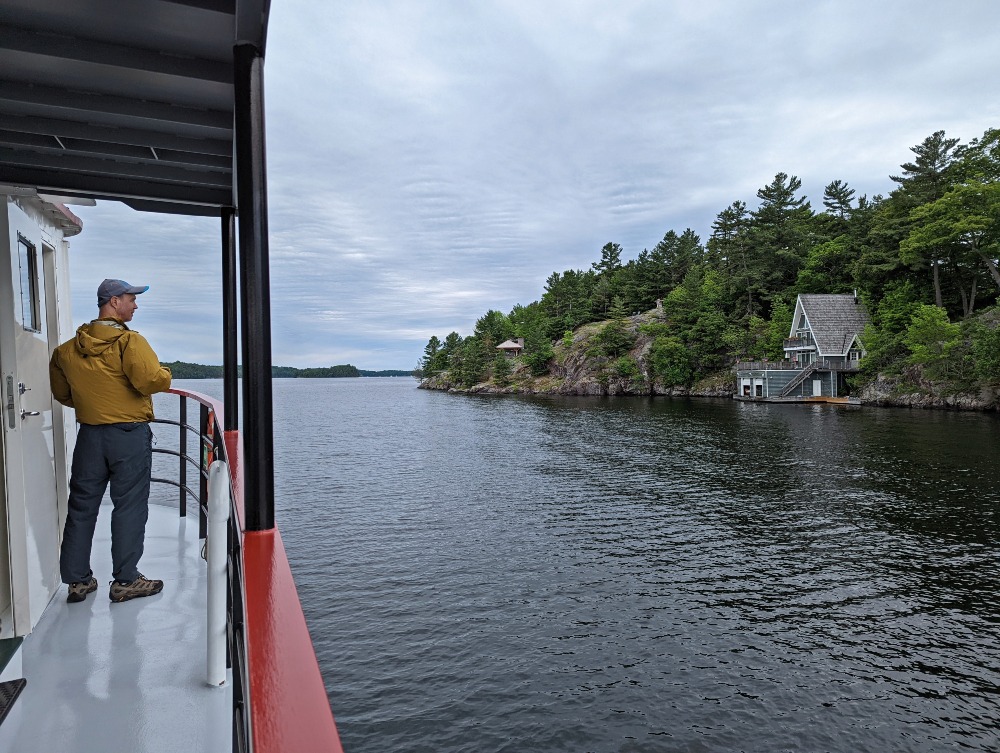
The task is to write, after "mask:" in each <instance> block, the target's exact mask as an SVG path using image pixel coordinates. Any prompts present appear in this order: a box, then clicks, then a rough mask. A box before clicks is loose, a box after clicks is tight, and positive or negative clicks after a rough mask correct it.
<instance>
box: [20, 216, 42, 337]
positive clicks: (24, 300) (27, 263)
mask: <svg viewBox="0 0 1000 753" xmlns="http://www.w3.org/2000/svg"><path fill="white" fill-rule="evenodd" d="M17 265H18V268H19V272H20V278H21V326H22V327H24V328H25V329H26V330H30V331H31V332H41V325H40V323H39V313H38V249H36V248H35V246H34V244H32V243H29V242H28V241H27V240H25V238H24V236H22V235H21V234H20V233H18V236H17Z"/></svg>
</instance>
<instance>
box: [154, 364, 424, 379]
mask: <svg viewBox="0 0 1000 753" xmlns="http://www.w3.org/2000/svg"><path fill="white" fill-rule="evenodd" d="M163 365H164V366H166V367H167V368H169V369H170V373H171V374H172V375H173V378H174V379H222V376H223V375H222V367H221V366H207V365H204V364H200V363H186V362H184V361H169V362H164V363H163ZM236 369H237V373H238V374H239V375H241V376H242V373H243V369H242V367H241V366H237V367H236ZM403 376H413V372H412V371H403V370H401V369H386V370H383V371H368V370H365V369H359V368H357V367H356V366H352V365H351V364H349V363H348V364H343V365H340V366H320V367H314V368H307V369H297V368H295V367H294V366H272V367H271V377H272V378H273V379H338V378H342V377H403Z"/></svg>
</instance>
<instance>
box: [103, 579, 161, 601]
mask: <svg viewBox="0 0 1000 753" xmlns="http://www.w3.org/2000/svg"><path fill="white" fill-rule="evenodd" d="M162 590H163V581H162V580H150V579H149V578H147V577H146V576H145V575H143V574H142V573H139V577H138V578H136V579H135V580H134V581H132V582H131V583H123V582H122V581H120V580H113V581H111V591H110V592H109V593H108V596H110V597H111V601H128V600H129V599H138V598H140V597H142V596H152V595H153V594H158V593H159V592H160V591H162Z"/></svg>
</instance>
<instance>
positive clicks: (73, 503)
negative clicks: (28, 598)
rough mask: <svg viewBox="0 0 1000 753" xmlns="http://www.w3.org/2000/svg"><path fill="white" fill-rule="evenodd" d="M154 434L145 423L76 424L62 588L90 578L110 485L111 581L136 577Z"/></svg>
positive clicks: (147, 509) (62, 562)
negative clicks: (96, 531) (96, 532)
mask: <svg viewBox="0 0 1000 753" xmlns="http://www.w3.org/2000/svg"><path fill="white" fill-rule="evenodd" d="M152 465H153V433H152V430H151V429H150V428H149V424H147V423H127V424H104V425H101V426H92V425H90V424H80V431H79V433H78V434H77V437H76V449H75V450H74V451H73V475H72V477H71V479H70V482H69V510H68V511H67V513H66V527H65V528H64V529H63V541H62V552H61V554H60V557H59V569H60V573H61V575H62V580H63V583H79V582H81V581H86V580H87V579H89V578H90V574H91V568H90V550H91V547H92V546H93V543H94V528H95V527H96V526H97V514H98V512H100V508H101V500H102V499H103V498H104V492H105V490H106V489H107V488H108V482H110V483H111V501H112V502H113V503H114V510H113V511H112V513H111V562H112V568H113V571H114V572H113V575H114V577H115V580H120V581H132V580H135V579H136V578H137V577H139V569H138V566H139V558H140V557H142V549H143V542H144V540H145V538H146V518H147V517H148V515H149V477H150V472H151V469H152Z"/></svg>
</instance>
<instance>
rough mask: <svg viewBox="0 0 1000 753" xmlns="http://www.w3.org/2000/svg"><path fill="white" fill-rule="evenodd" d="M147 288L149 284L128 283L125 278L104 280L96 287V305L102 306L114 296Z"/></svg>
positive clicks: (135, 292)
mask: <svg viewBox="0 0 1000 753" xmlns="http://www.w3.org/2000/svg"><path fill="white" fill-rule="evenodd" d="M147 290H149V285H129V284H128V283H127V282H125V280H105V281H104V282H102V283H101V285H100V287H98V288H97V305H98V306H103V305H104V304H105V303H107V302H108V301H110V300H111V299H112V298H114V297H115V296H122V295H125V294H126V293H133V294H135V295H139V293H145V292H146V291H147Z"/></svg>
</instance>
